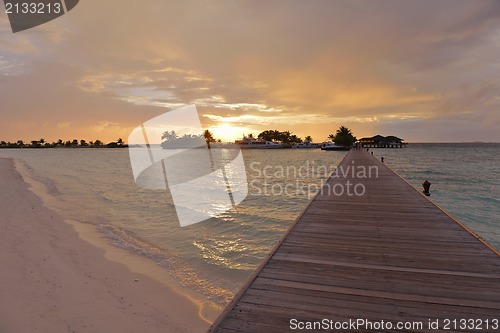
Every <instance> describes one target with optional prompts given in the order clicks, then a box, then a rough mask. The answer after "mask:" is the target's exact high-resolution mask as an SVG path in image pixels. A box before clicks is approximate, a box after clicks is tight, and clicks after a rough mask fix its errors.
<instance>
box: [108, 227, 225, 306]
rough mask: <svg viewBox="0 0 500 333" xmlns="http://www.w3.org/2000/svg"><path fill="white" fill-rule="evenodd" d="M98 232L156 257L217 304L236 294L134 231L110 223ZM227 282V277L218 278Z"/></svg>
mask: <svg viewBox="0 0 500 333" xmlns="http://www.w3.org/2000/svg"><path fill="white" fill-rule="evenodd" d="M98 230H99V232H100V233H101V234H102V235H103V236H104V237H105V238H107V239H108V240H109V241H110V242H111V243H112V244H113V245H114V246H117V247H119V248H122V249H125V250H127V251H129V252H130V253H133V254H137V255H140V256H143V257H146V258H148V259H151V260H153V261H154V262H155V263H156V264H157V265H159V266H160V267H162V268H164V269H166V270H167V271H168V272H169V274H170V275H171V276H172V277H174V278H175V279H176V280H177V281H178V282H179V283H180V284H181V285H182V286H183V287H186V288H189V289H192V290H195V291H197V292H199V293H200V294H202V295H204V296H205V297H207V299H208V300H210V301H213V302H215V303H217V304H220V305H224V304H227V303H228V302H229V301H230V300H231V298H232V297H233V295H234V290H228V289H225V288H222V287H220V286H218V285H215V284H214V283H212V282H211V280H212V279H209V278H207V277H204V276H202V274H201V272H198V271H196V270H195V269H194V268H193V267H191V265H189V264H188V263H187V262H186V261H185V260H182V259H181V258H179V257H178V256H177V255H175V254H173V253H171V252H168V251H166V250H165V249H160V248H158V247H155V246H153V245H151V244H150V243H148V242H146V241H144V240H142V239H140V238H139V237H137V236H136V235H134V234H133V233H132V232H130V231H127V230H125V229H123V228H120V227H117V226H113V225H111V224H107V225H101V226H98ZM218 284H220V285H224V281H222V283H221V281H218Z"/></svg>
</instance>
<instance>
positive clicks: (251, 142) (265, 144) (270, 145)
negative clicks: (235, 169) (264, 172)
mask: <svg viewBox="0 0 500 333" xmlns="http://www.w3.org/2000/svg"><path fill="white" fill-rule="evenodd" d="M234 143H236V144H237V145H238V146H239V147H240V148H241V149H280V148H286V145H285V144H283V143H280V142H272V141H266V140H262V139H254V138H251V137H246V136H244V137H243V139H241V140H236V141H235V142H234Z"/></svg>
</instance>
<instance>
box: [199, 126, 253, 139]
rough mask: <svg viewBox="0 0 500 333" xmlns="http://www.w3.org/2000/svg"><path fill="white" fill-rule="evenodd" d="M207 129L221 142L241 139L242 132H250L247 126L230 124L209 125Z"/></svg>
mask: <svg viewBox="0 0 500 333" xmlns="http://www.w3.org/2000/svg"><path fill="white" fill-rule="evenodd" d="M209 131H210V132H212V133H213V135H214V138H215V139H216V140H219V139H220V140H221V141H222V142H234V140H237V139H241V138H242V137H243V135H244V134H248V133H251V132H252V131H251V130H250V129H248V128H245V127H239V126H232V125H230V124H222V125H219V126H214V127H210V128H209Z"/></svg>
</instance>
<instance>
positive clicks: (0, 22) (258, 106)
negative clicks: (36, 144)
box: [0, 0, 500, 142]
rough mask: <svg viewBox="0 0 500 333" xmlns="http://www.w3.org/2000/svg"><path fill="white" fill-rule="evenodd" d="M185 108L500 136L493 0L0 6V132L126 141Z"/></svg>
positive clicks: (250, 120)
mask: <svg viewBox="0 0 500 333" xmlns="http://www.w3.org/2000/svg"><path fill="white" fill-rule="evenodd" d="M191 104H194V105H196V106H197V108H198V111H199V114H200V120H201V123H202V125H203V127H204V128H208V129H210V130H211V131H212V132H214V134H215V136H216V138H221V139H222V140H223V141H226V140H234V139H236V138H239V137H241V136H242V135H243V134H248V133H253V134H258V133H260V132H261V131H264V130H267V129H277V130H281V131H284V130H290V131H292V132H293V133H295V134H297V135H298V136H300V137H302V138H304V137H305V136H307V135H311V136H312V137H313V139H314V141H317V142H321V141H324V140H325V139H326V137H327V136H328V134H330V133H334V132H335V130H336V129H337V128H338V127H339V126H341V125H343V126H347V127H349V128H350V129H352V131H353V133H354V134H355V135H356V136H357V137H358V138H361V137H366V136H373V135H375V134H381V135H396V136H398V137H401V138H403V139H405V140H406V141H408V142H464V141H468V142H470V141H486V142H500V1H483V0H477V1H468V0H467V1H460V0H451V1H445V0H432V1H431V0H422V1H420V0H419V1H397V0H396V1H392V0H391V1H389V0H377V1H352V0H349V1H340V0H325V1H322V0H314V1H311V0H300V1H299V0H286V1H282V0H273V1H264V0H248V1H245V0H213V1H212V0H198V1H191V0H182V1H181V0H176V1H167V0H148V1H132V0H106V1H91V0H81V1H80V3H79V4H78V5H77V6H76V7H75V8H74V9H73V10H72V11H70V12H69V13H67V14H66V15H64V16H62V17H60V18H58V19H56V20H54V21H51V22H49V23H47V24H44V25H41V26H38V27H35V28H33V29H30V30H26V31H23V32H19V33H15V34H13V33H12V32H11V30H10V25H9V22H8V18H7V15H6V14H5V13H4V12H0V140H5V141H17V140H18V139H22V140H25V141H26V140H31V139H39V138H44V139H45V140H48V141H55V140H57V139H59V138H62V139H63V140H72V139H74V138H78V139H81V138H83V139H87V140H95V139H100V140H103V141H111V140H116V139H117V138H118V137H122V138H124V139H126V138H127V137H128V135H129V133H130V132H131V131H132V130H133V129H134V128H135V127H137V126H140V125H141V124H142V123H144V122H145V121H147V120H149V119H151V118H153V117H156V116H159V115H161V114H163V113H165V112H168V111H169V110H173V109H176V108H179V107H182V106H186V105H191Z"/></svg>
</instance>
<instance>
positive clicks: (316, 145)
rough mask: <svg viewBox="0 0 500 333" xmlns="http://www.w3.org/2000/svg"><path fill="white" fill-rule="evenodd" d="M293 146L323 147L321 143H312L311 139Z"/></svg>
mask: <svg viewBox="0 0 500 333" xmlns="http://www.w3.org/2000/svg"><path fill="white" fill-rule="evenodd" d="M292 148H321V143H312V142H309V141H304V142H301V143H297V144H294V145H293V146H292Z"/></svg>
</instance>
